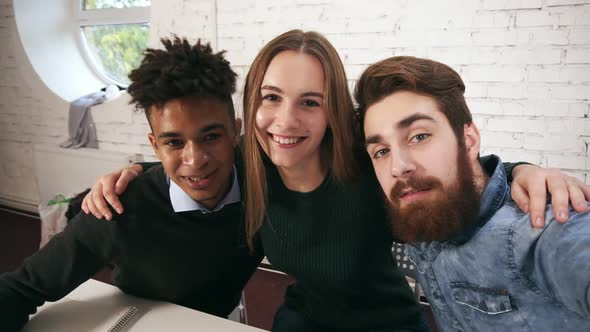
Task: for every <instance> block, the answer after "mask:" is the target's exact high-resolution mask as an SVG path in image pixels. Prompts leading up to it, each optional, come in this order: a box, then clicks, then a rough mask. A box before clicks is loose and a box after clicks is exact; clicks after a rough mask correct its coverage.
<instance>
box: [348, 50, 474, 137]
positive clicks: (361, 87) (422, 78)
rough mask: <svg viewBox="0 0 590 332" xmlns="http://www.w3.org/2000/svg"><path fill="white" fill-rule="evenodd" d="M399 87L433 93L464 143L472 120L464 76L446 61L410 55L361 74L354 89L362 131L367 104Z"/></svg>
mask: <svg viewBox="0 0 590 332" xmlns="http://www.w3.org/2000/svg"><path fill="white" fill-rule="evenodd" d="M397 91H411V92H415V93H419V94H422V95H427V96H430V97H433V98H434V99H435V101H436V103H437V104H438V107H439V109H440V111H441V112H442V113H443V114H444V115H445V117H446V118H447V119H448V121H449V123H450V125H451V128H452V129H453V132H454V133H455V135H456V136H457V139H458V140H459V144H463V127H464V125H465V124H470V123H471V122H473V120H472V118H471V113H470V112H469V108H468V107H467V103H466V102H465V97H464V96H463V93H464V92H465V84H464V83H463V80H461V77H460V76H459V74H458V73H457V72H456V71H454V70H453V69H452V68H451V67H449V66H447V65H445V64H443V63H440V62H436V61H432V60H428V59H421V58H415V57H410V56H396V57H391V58H388V59H385V60H382V61H379V62H377V63H375V64H373V65H371V66H369V67H368V68H367V69H366V70H365V71H364V72H363V74H362V75H361V77H360V79H359V81H358V83H357V85H356V89H355V93H354V97H355V99H356V101H357V102H358V108H357V114H358V118H359V120H360V129H361V132H362V128H363V122H364V118H365V113H366V112H367V108H369V107H371V105H373V104H375V103H377V102H379V101H380V100H382V99H383V98H385V97H387V96H389V95H391V94H392V93H394V92H397Z"/></svg>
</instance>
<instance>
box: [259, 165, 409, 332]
mask: <svg viewBox="0 0 590 332" xmlns="http://www.w3.org/2000/svg"><path fill="white" fill-rule="evenodd" d="M267 169H269V174H268V180H269V181H268V187H269V204H268V210H267V219H266V220H265V222H264V224H263V226H262V227H261V229H260V233H259V235H260V240H261V241H262V246H263V248H264V252H265V254H266V256H267V258H268V260H269V261H270V263H271V264H272V265H273V267H275V268H277V269H279V270H281V271H284V272H285V273H287V274H289V275H291V276H293V277H294V278H295V279H296V282H295V283H294V284H292V285H291V286H289V288H288V289H287V293H286V295H285V303H286V305H287V306H289V307H290V308H292V309H294V310H296V311H298V312H300V313H302V314H303V315H304V316H306V317H307V318H308V319H310V320H311V321H313V322H315V323H317V324H319V325H322V326H325V327H329V328H356V329H370V328H378V327H396V328H402V327H406V326H407V327H409V326H414V325H415V324H416V323H417V321H418V320H419V318H420V307H419V305H418V303H417V302H416V300H415V299H414V296H413V293H412V290H411V289H410V287H409V286H408V283H407V282H406V280H405V277H404V275H403V274H402V273H401V272H399V271H398V269H397V267H396V265H395V263H394V261H393V257H392V254H391V244H392V237H391V232H390V230H389V229H388V227H387V223H386V215H385V213H386V210H385V207H384V204H383V196H382V194H381V188H380V187H379V183H378V182H377V181H376V179H375V177H374V176H371V177H366V178H363V179H361V180H359V181H358V182H355V183H349V184H347V185H346V186H343V185H341V184H338V183H337V182H336V181H334V180H333V179H332V178H331V177H330V176H328V177H327V178H326V179H325V180H324V182H323V183H322V184H321V185H320V186H319V187H318V188H317V189H316V190H314V191H312V192H309V193H299V192H294V191H290V190H289V189H287V188H286V187H285V186H284V185H283V182H282V181H281V178H280V176H279V174H278V172H277V171H276V169H275V168H274V167H269V168H267Z"/></svg>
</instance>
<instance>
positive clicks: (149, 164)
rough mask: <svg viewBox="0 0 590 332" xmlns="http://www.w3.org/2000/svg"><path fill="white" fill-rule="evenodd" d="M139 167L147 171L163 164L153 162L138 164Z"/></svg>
mask: <svg viewBox="0 0 590 332" xmlns="http://www.w3.org/2000/svg"><path fill="white" fill-rule="evenodd" d="M137 164H138V165H139V166H141V167H143V171H144V172H145V171H147V170H148V169H150V168H152V167H154V166H158V165H162V162H160V161H153V162H143V163H137Z"/></svg>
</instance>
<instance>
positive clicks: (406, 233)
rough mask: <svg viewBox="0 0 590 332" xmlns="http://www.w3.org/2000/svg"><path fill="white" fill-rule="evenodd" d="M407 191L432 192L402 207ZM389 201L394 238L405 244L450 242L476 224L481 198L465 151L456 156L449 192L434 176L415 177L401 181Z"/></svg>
mask: <svg viewBox="0 0 590 332" xmlns="http://www.w3.org/2000/svg"><path fill="white" fill-rule="evenodd" d="M406 188H412V189H414V190H416V191H420V190H425V189H429V190H431V191H432V192H431V193H430V195H431V196H432V197H428V198H426V199H422V200H419V201H416V202H412V203H409V204H407V206H405V207H401V206H400V195H401V193H402V192H403V191H404V190H405V189H406ZM388 198H389V199H388V203H387V205H388V210H389V213H390V216H391V219H390V222H391V228H392V232H393V235H394V236H395V237H396V238H397V239H398V240H400V241H403V242H408V243H413V242H425V241H445V240H450V239H452V238H454V237H456V236H458V235H461V234H463V233H465V232H467V231H468V230H469V229H471V228H473V227H474V226H475V225H476V223H477V217H478V214H479V194H478V193H477V190H476V187H475V184H474V177H473V171H472V169H471V167H470V165H469V161H468V159H467V153H466V151H465V150H463V149H460V150H459V154H458V156H457V175H456V180H455V182H454V183H453V184H452V185H451V186H449V187H448V188H445V187H444V186H443V184H442V182H441V181H440V180H439V179H437V178H434V177H431V176H429V177H412V178H410V179H409V180H407V181H398V182H397V183H396V184H395V186H394V187H393V188H392V189H391V192H390V195H389V197H388Z"/></svg>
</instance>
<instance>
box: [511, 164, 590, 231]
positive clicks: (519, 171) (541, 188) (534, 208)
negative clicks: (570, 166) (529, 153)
mask: <svg viewBox="0 0 590 332" xmlns="http://www.w3.org/2000/svg"><path fill="white" fill-rule="evenodd" d="M512 177H513V179H514V181H512V187H511V189H512V199H513V200H514V201H515V202H516V204H518V206H519V207H520V209H521V210H522V211H524V212H527V213H530V217H531V223H532V224H533V226H534V227H539V228H540V227H543V226H545V204H546V200H547V198H546V197H547V191H549V194H551V206H552V208H553V213H554V215H555V218H556V219H557V221H559V222H561V223H564V222H566V221H567V220H568V218H569V212H568V211H569V208H568V204H569V203H571V205H572V207H573V208H574V210H576V211H577V212H586V211H588V205H587V204H586V201H590V186H588V185H586V184H584V183H583V182H582V181H580V180H579V179H577V178H574V177H572V176H569V175H566V174H564V173H562V172H561V171H560V170H559V169H555V168H540V167H537V166H533V165H518V166H516V167H515V168H514V170H513V171H512Z"/></svg>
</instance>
